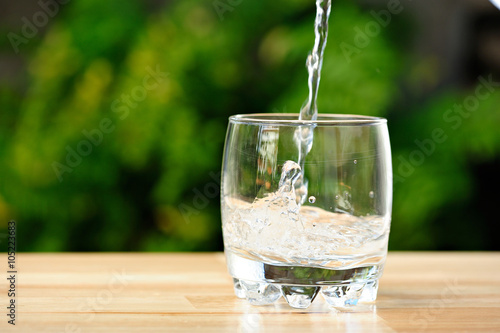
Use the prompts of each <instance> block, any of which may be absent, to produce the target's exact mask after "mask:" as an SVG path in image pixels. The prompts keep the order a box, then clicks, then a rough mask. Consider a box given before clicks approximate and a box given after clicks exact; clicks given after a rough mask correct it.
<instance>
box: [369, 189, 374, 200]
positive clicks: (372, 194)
mask: <svg viewBox="0 0 500 333" xmlns="http://www.w3.org/2000/svg"><path fill="white" fill-rule="evenodd" d="M368 195H369V196H370V198H372V199H373V198H374V197H375V193H373V191H370V193H369V194H368Z"/></svg>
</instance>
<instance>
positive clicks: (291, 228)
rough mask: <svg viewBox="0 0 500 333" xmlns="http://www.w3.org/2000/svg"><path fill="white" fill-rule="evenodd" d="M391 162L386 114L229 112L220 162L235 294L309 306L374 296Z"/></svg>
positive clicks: (383, 246) (388, 207) (387, 223)
mask: <svg viewBox="0 0 500 333" xmlns="http://www.w3.org/2000/svg"><path fill="white" fill-rule="evenodd" d="M391 209H392V165H391V151H390V143H389V134H388V130H387V121H386V120H385V119H383V118H375V117H366V116H355V115H335V114H321V115H320V116H319V117H318V119H317V120H315V121H301V120H298V115H297V114H249V115H236V116H232V117H230V121H229V127H228V131H227V137H226V144H225V148H224V158H223V166H222V188H221V213H222V228H223V235H224V247H225V255H226V261H227V266H228V270H229V273H230V274H231V275H232V277H233V281H234V288H235V293H236V295H237V296H238V297H240V298H246V299H247V300H248V301H249V302H250V303H251V304H254V305H264V304H270V303H273V302H275V301H276V300H278V299H279V298H280V297H281V296H283V297H284V298H285V300H286V301H287V302H288V304H289V305H290V306H292V307H294V308H307V307H308V306H309V305H310V304H311V303H312V302H313V300H314V298H315V297H316V295H317V294H318V293H319V292H321V294H322V295H323V297H324V298H325V300H326V301H327V302H328V303H329V304H331V305H333V306H334V307H348V306H354V305H356V304H357V303H358V301H368V302H370V301H374V300H375V299H376V297H377V289H378V279H379V278H380V276H381V275H382V271H383V267H384V263H385V259H386V256H387V243H388V238H389V228H390V220H391Z"/></svg>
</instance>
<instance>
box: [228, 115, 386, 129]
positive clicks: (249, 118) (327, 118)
mask: <svg viewBox="0 0 500 333" xmlns="http://www.w3.org/2000/svg"><path fill="white" fill-rule="evenodd" d="M298 118H299V113H298V112H297V113H249V114H237V115H233V116H230V117H229V121H230V122H232V123H238V124H248V125H252V124H255V125H261V124H267V125H289V126H299V125H312V126H314V125H329V126H361V125H363V126H370V125H381V124H386V123H387V119H386V118H382V117H373V116H363V115H354V114H335V113H320V114H318V119H316V120H299V119H298Z"/></svg>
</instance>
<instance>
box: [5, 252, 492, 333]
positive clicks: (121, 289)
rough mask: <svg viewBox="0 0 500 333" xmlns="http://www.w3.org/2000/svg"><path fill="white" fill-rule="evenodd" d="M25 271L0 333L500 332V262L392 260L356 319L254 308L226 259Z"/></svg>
mask: <svg viewBox="0 0 500 333" xmlns="http://www.w3.org/2000/svg"><path fill="white" fill-rule="evenodd" d="M3 261H4V262H6V261H7V260H3ZM17 262H18V281H17V286H16V288H17V291H18V294H17V298H16V304H17V317H16V326H15V327H13V326H12V325H8V324H7V320H8V318H7V317H6V315H5V313H6V312H7V311H6V306H7V304H8V303H7V302H8V298H7V295H6V292H5V290H6V288H5V286H6V279H5V278H2V279H1V281H2V282H1V286H2V292H1V296H0V308H2V309H4V310H2V316H1V318H3V319H1V322H0V332H107V333H114V332H271V333H277V332H304V333H305V332H335V331H343V332H429V331H436V332H473V331H474V332H476V331H477V332H488V331H489V332H500V253H390V254H389V258H388V261H387V266H386V269H385V273H384V276H383V277H382V280H381V284H380V290H379V298H378V300H377V302H376V303H374V304H367V305H363V306H360V307H359V308H356V309H354V310H352V311H350V312H339V311H337V310H334V309H330V308H328V306H327V304H326V302H325V301H324V300H323V299H322V297H317V298H316V300H315V302H314V303H313V305H312V306H311V307H310V308H309V309H307V310H296V309H292V308H290V307H289V306H288V305H287V304H286V303H285V301H284V300H283V299H281V300H280V301H279V302H278V304H275V305H270V306H261V307H255V306H251V305H249V304H247V303H246V302H245V301H244V300H240V299H238V298H236V297H235V296H234V294H233V287H232V283H231V279H230V277H229V275H228V273H227V271H226V267H225V263H224V256H223V254H221V253H208V254H128V253H127V254H18V258H17ZM1 266H2V267H3V268H4V270H3V271H4V272H5V271H6V270H7V269H6V263H2V265H1Z"/></svg>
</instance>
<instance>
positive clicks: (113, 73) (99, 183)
mask: <svg viewBox="0 0 500 333" xmlns="http://www.w3.org/2000/svg"><path fill="white" fill-rule="evenodd" d="M62 2H63V1H61V2H60V3H56V2H53V1H50V0H42V1H41V2H37V1H31V0H30V1H23V2H10V1H9V2H8V1H5V0H3V1H2V8H3V9H2V13H1V14H0V17H1V20H0V22H1V23H0V32H1V34H2V35H3V36H4V38H2V39H1V42H0V73H1V77H0V233H3V235H5V228H6V226H7V221H8V220H10V219H16V220H17V221H18V241H17V246H18V250H20V251H212V250H221V249H222V236H221V227H220V211H219V194H218V191H219V177H220V174H219V172H220V165H221V159H222V147H223V143H224V142H223V140H224V137H225V130H226V126H227V117H228V116H229V115H231V114H236V113H255V112H298V111H299V109H300V107H301V105H302V103H303V101H304V100H305V98H306V95H307V85H306V81H307V73H306V70H305V67H304V64H305V59H306V56H307V54H308V52H309V51H310V49H311V48H312V46H313V37H314V35H313V21H314V16H315V3H314V1H313V0H287V1H284V0H274V1H248V0H242V1H227V0H220V1H219V0H216V1H212V0H208V1H201V0H172V1H152V0H148V1H142V0H127V1H98V0H79V1H71V2H69V1H65V2H66V3H64V4H63V3H62ZM388 3H389V2H388V1H347V0H339V1H335V3H334V8H333V11H332V16H331V19H330V38H329V43H328V46H327V50H326V55H325V61H324V68H323V76H322V82H321V86H320V91H319V110H320V112H325V113H356V114H365V115H377V116H384V117H387V118H388V120H389V130H390V134H391V142H392V149H393V165H394V175H395V184H394V208H393V220H392V230H391V237H390V249H393V250H500V242H498V240H497V238H498V237H497V235H498V233H499V232H500V227H499V217H498V213H497V211H498V209H497V207H498V206H497V205H498V202H499V199H500V195H499V193H500V192H499V190H498V188H499V185H500V184H499V177H498V173H499V171H498V170H500V130H499V126H500V84H497V85H496V86H495V85H494V84H490V85H489V86H484V84H483V83H482V82H483V79H481V80H480V79H479V77H480V76H482V77H483V78H484V80H486V81H488V80H492V81H494V82H500V12H499V11H498V10H497V9H496V8H495V7H493V5H491V4H490V3H489V2H488V1H487V0H481V1H479V0H478V1H466V0H463V1H451V0H446V1H444V0H443V1H439V3H435V2H433V1H431V0H425V1H424V0H422V1H418V3H416V2H415V1H414V2H410V1H401V5H400V6H401V8H402V9H401V8H400V9H401V10H400V11H399V12H398V13H395V14H392V15H391V16H390V22H389V18H388V17H387V16H385V17H384V16H383V15H382V14H381V13H384V12H380V11H382V10H385V11H387V5H388ZM398 8H399V7H398ZM372 11H374V12H375V13H379V14H376V15H374V14H373V12H372ZM386 13H387V12H386ZM376 17H378V21H377V19H376ZM380 20H385V21H380ZM378 22H380V23H378ZM377 27H378V29H377ZM152 73H154V75H152ZM480 86H482V88H479V89H480V90H479V91H480V92H481V93H482V95H480V96H481V98H477V97H476V88H477V87H480ZM488 89H489V90H488ZM464 103H465V107H462V111H459V109H457V110H458V111H457V110H455V108H456V107H455V105H457V106H458V107H460V106H461V105H463V104H464ZM450 110H451V111H450ZM454 110H455V111H456V112H455V111H454ZM464 110H465V111H464ZM436 129H438V131H439V129H441V130H442V131H443V132H444V135H445V136H446V138H447V139H446V140H445V141H444V142H439V143H437V142H435V141H432V140H433V131H435V130H436ZM431 141H432V142H433V143H430V142H431ZM419 142H420V143H419ZM422 147H423V148H422ZM0 241H2V235H0ZM4 243H5V242H4ZM6 246H7V245H6V244H5V248H6Z"/></svg>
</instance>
